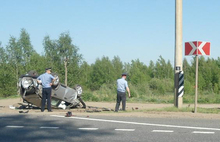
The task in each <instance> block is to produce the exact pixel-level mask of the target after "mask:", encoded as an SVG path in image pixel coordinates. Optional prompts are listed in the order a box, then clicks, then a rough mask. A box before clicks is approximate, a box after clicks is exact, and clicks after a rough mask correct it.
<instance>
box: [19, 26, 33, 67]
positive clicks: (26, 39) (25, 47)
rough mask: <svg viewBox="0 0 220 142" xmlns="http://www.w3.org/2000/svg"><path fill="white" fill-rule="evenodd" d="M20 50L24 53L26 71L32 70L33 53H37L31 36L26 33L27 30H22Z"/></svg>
mask: <svg viewBox="0 0 220 142" xmlns="http://www.w3.org/2000/svg"><path fill="white" fill-rule="evenodd" d="M18 46H19V50H20V51H22V56H21V57H22V60H23V62H22V65H23V66H24V70H25V71H28V70H29V68H30V58H31V56H32V55H33V53H36V51H35V50H34V49H33V46H32V45H31V41H30V36H29V34H28V33H27V32H26V30H25V29H21V33H20V37H19V39H18Z"/></svg>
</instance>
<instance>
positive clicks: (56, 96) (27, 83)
mask: <svg viewBox="0 0 220 142" xmlns="http://www.w3.org/2000/svg"><path fill="white" fill-rule="evenodd" d="M51 75H53V76H54V78H55V81H54V82H52V86H51V87H52V93H51V106H52V107H53V108H62V109H67V108H76V107H82V108H86V104H85V103H84V101H83V100H82V98H81V96H82V87H81V86H80V85H75V87H73V88H70V87H68V86H66V85H64V84H62V83H60V82H59V76H58V75H57V74H55V73H52V74H51ZM37 77H38V74H37V72H36V71H29V72H28V73H27V74H25V75H21V76H20V77H19V81H18V85H17V86H18V94H19V95H20V96H21V97H22V99H23V102H27V103H28V104H31V105H35V106H37V107H41V100H42V85H41V84H39V83H38V82H37ZM45 107H46V106H45Z"/></svg>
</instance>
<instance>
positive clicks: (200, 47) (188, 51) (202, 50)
mask: <svg viewBox="0 0 220 142" xmlns="http://www.w3.org/2000/svg"><path fill="white" fill-rule="evenodd" d="M185 55H210V42H204V41H191V42H185Z"/></svg>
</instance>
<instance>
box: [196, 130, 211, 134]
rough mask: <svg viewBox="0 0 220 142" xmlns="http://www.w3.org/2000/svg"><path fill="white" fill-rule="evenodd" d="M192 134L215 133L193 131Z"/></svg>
mask: <svg viewBox="0 0 220 142" xmlns="http://www.w3.org/2000/svg"><path fill="white" fill-rule="evenodd" d="M192 133H193V134H215V132H204V131H193V132H192Z"/></svg>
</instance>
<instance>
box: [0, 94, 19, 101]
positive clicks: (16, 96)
mask: <svg viewBox="0 0 220 142" xmlns="http://www.w3.org/2000/svg"><path fill="white" fill-rule="evenodd" d="M14 98H20V96H19V95H11V96H9V97H0V100H2V99H14Z"/></svg>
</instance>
